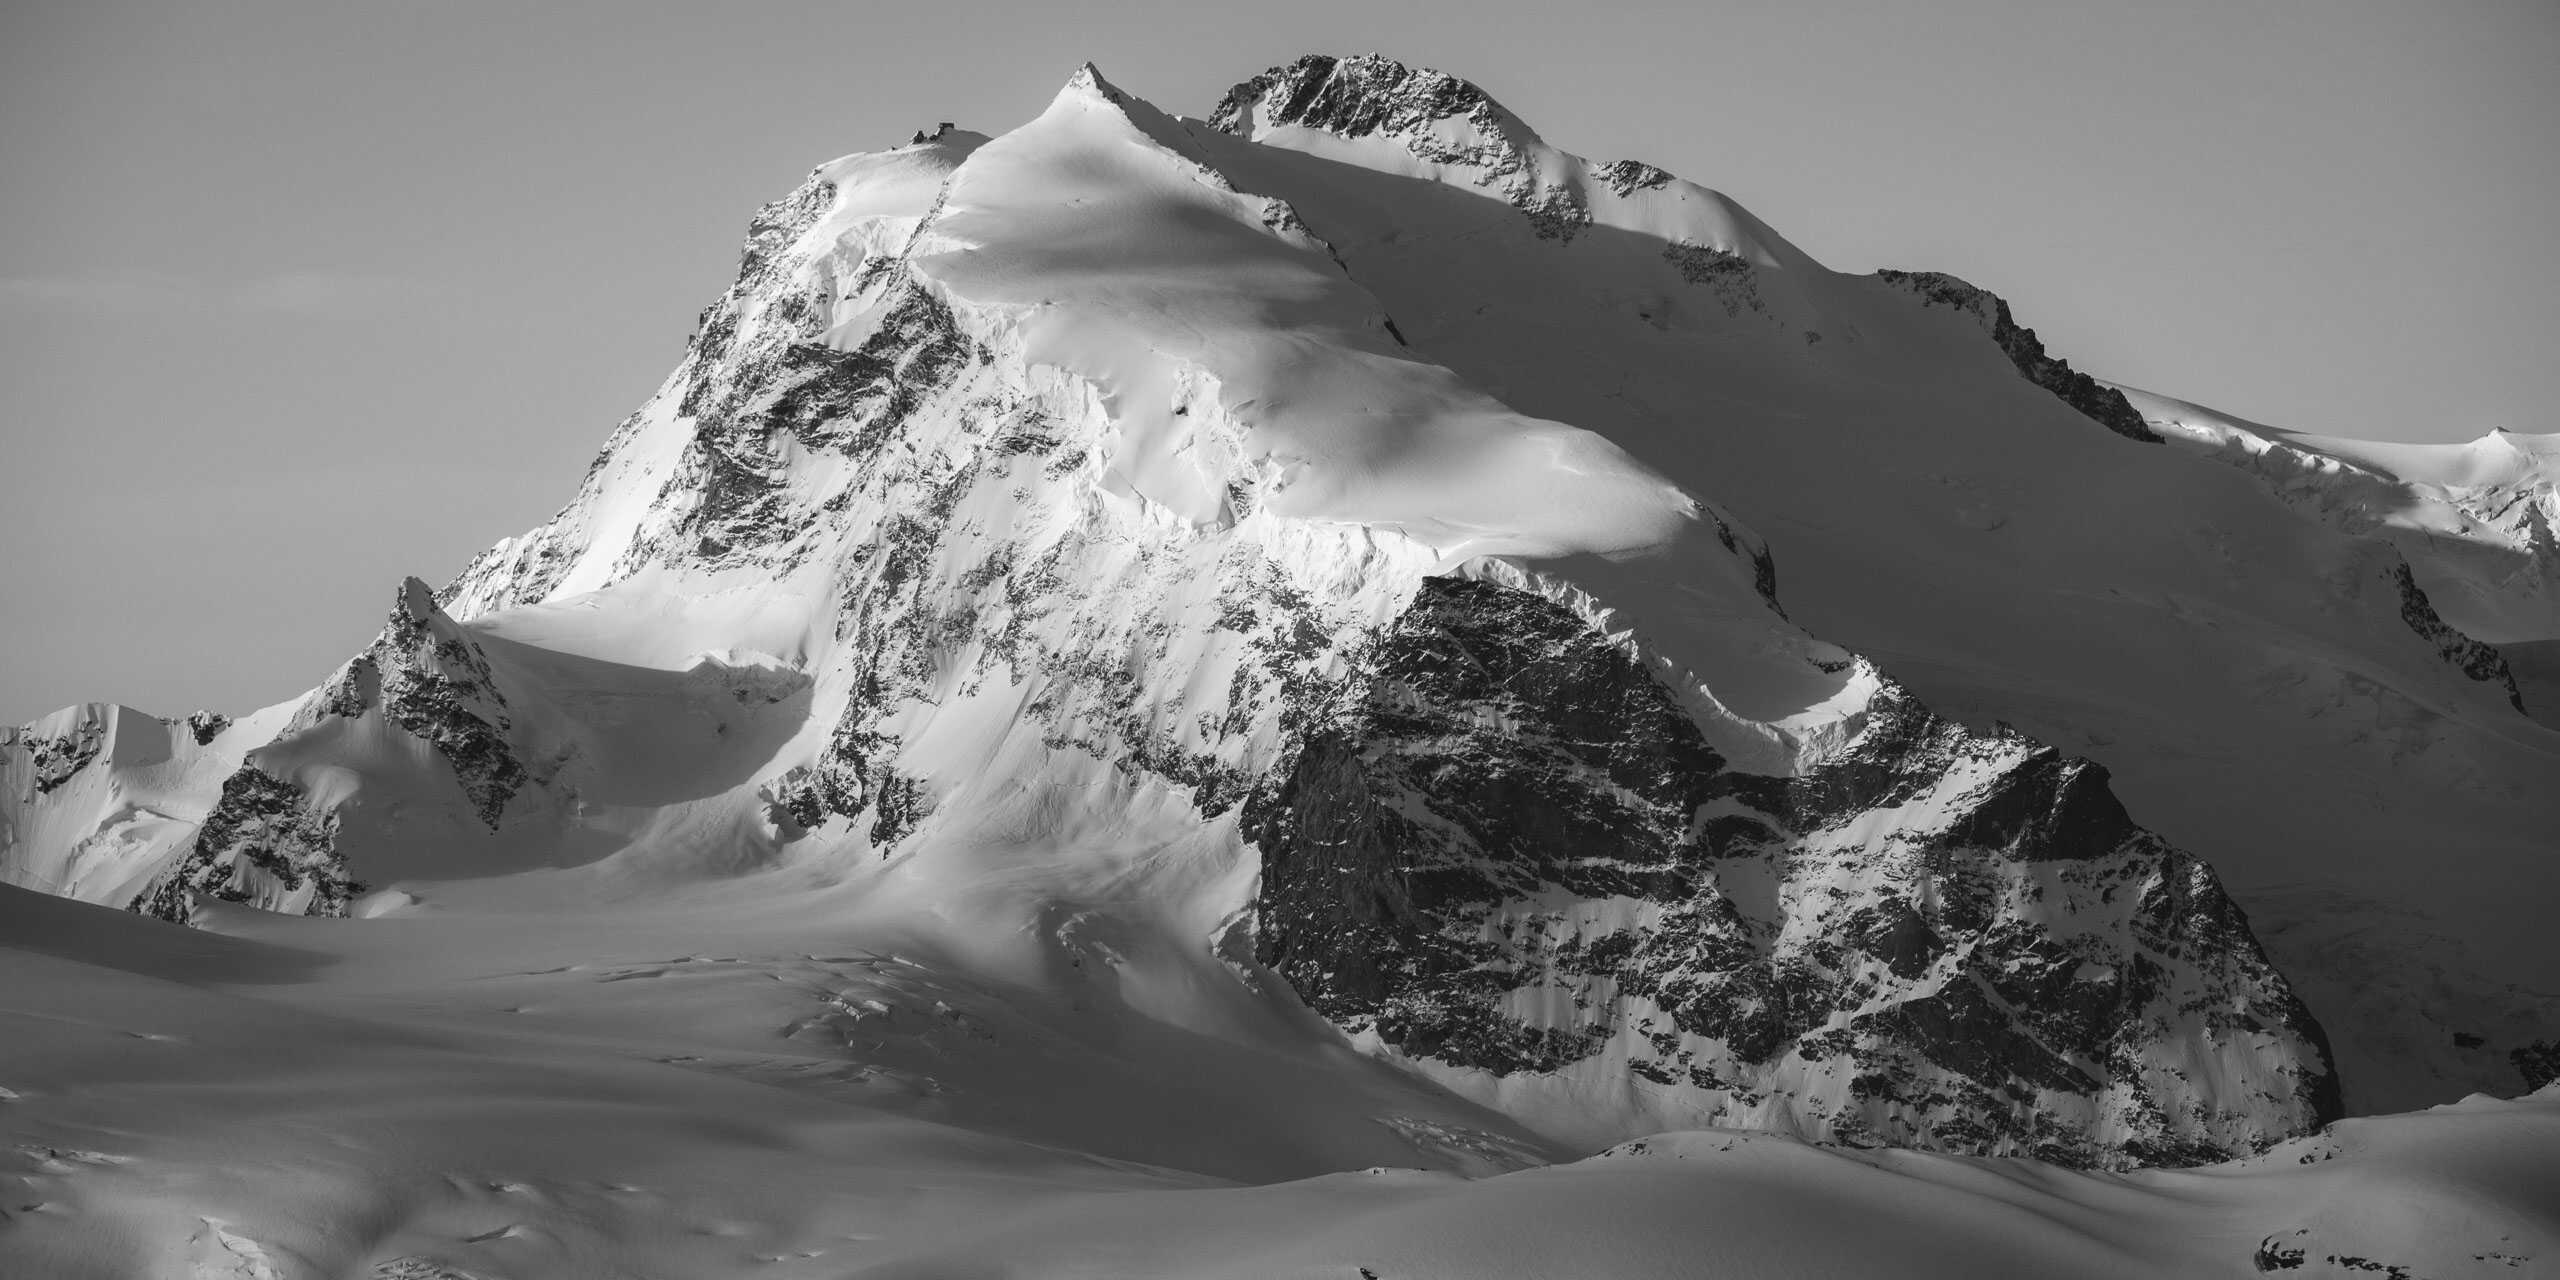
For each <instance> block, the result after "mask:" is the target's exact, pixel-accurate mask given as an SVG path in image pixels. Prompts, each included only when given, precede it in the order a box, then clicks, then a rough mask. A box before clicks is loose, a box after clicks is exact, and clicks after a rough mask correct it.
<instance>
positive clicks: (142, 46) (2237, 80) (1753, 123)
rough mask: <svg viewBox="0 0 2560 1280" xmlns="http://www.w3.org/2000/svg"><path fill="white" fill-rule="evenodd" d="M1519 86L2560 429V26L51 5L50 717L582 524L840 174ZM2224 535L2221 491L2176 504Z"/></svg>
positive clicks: (46, 467)
mask: <svg viewBox="0 0 2560 1280" xmlns="http://www.w3.org/2000/svg"><path fill="white" fill-rule="evenodd" d="M1365 50H1376V51H1379V52H1383V53H1388V54H1391V55H1394V56H1396V57H1399V58H1402V59H1404V60H1406V61H1408V62H1415V63H1421V64H1425V65H1430V66H1435V67H1439V68H1441V69H1443V70H1447V71H1451V72H1454V73H1457V74H1459V75H1463V76H1467V77H1469V78H1471V79H1474V80H1476V81H1477V82H1479V83H1481V84H1483V85H1484V86H1485V87H1486V88H1487V89H1488V90H1490V91H1491V92H1492V93H1493V94H1494V95H1495V96H1496V97H1498V98H1500V99H1501V100H1502V101H1503V102H1504V103H1506V104H1507V105H1509V106H1510V107H1512V108H1513V109H1514V110H1516V111H1518V112H1519V113H1520V114H1521V115H1523V116H1524V117H1526V118H1527V119H1528V120H1529V121H1530V122H1531V123H1532V124H1534V125H1535V126H1537V127H1538V129H1539V130H1540V131H1541V132H1542V133H1544V134H1545V135H1546V136H1547V137H1548V138H1549V139H1551V140H1552V141H1554V142H1556V143H1557V144H1559V145H1561V146H1563V147H1565V148H1567V149H1569V150H1573V151H1578V152H1581V153H1583V154H1585V155H1589V156H1593V157H1595V158H1617V157H1633V158H1638V159H1643V160H1649V161H1652V162H1654V163H1657V164H1660V165H1663V166H1664V167H1666V168H1669V169H1671V170H1673V171H1675V172H1677V173H1679V174H1681V175H1682V176H1684V177H1689V178H1692V179H1695V180H1697V181H1700V182H1704V183H1706V184H1708V185H1710V186H1714V187H1717V188H1720V189H1722V190H1724V191H1725V192H1727V193H1728V194H1731V195H1732V196H1734V197H1735V198H1737V199H1739V200H1741V201H1742V202H1743V203H1744V204H1746V205H1748V206H1749V207H1750V208H1751V209H1752V210H1753V211H1755V212H1757V213H1758V214H1760V215H1761V216H1762V217H1763V218H1766V219H1767V220H1769V221H1770V222H1771V223H1773V224H1774V225H1776V226H1777V227H1778V228H1779V230H1780V231H1782V232H1783V233H1785V234H1786V235H1787V236H1788V237H1789V238H1791V239H1793V240H1794V241H1795V242H1796V243H1798V244H1799V245H1801V246H1803V247H1804V248H1806V249H1807V250H1809V251H1810V252H1812V253H1813V254H1814V255H1815V256H1816V257H1818V258H1820V259H1822V260H1823V261H1825V262H1827V263H1829V264H1830V265H1832V266H1834V267H1837V268H1841V269H1844V270H1853V271H1865V270H1869V269H1872V268H1874V267H1878V266H1884V265H1893V266H1903V267H1925V268H1933V269H1938V270H1945V271H1952V272H1955V273H1957V274H1959V275H1962V276H1964V277H1966V278H1968V279H1971V280H1973V281H1974V282H1976V283H1978V284H1981V285H1985V286H1987V287H1990V288H1992V289H1995V290H1997V291H1999V292H2000V293H2002V294H2004V295H2006V296H2007V297H2008V298H2009V299H2010V300H2011V301H2012V303H2013V304H2015V305H2016V307H2017V308H2018V311H2019V314H2020V316H2021V318H2022V319H2023V320H2024V322H2025V323H2027V324H2030V325H2032V326H2034V327H2035V328H2036V329H2037V330H2038V331H2039V332H2041V333H2042V334H2043V335H2044V337H2045V338H2046V340H2047V342H2048V343H2049V344H2050V345H2051V346H2053V347H2054V348H2056V349H2057V350H2059V351H2061V352H2062V353H2064V354H2065V355H2067V356H2068V357H2069V358H2070V359H2071V360H2072V361H2073V362H2074V363H2075V364H2078V365H2080V366H2081V367H2083V368H2086V369H2089V370H2092V371H2094V372H2096V373H2098V374H2100V375H2102V376H2106V377H2112V378H2116V379H2119V380H2122V381H2126V382H2131V383H2135V384H2139V385H2143V386H2146V387H2150V388H2152V389H2155V390H2160V391H2165V392H2168V393H2171V394H2175V395H2180V396H2183V397H2186V398H2188V399H2193V400H2200V401H2203V402H2205V403H2208V404H2213V405H2216V406H2218V407H2220V408H2223V409H2225V410H2228V411H2230V412H2233V413H2237V414H2240V415H2242V416H2245V417H2251V418H2256V419H2259V420H2261V421H2267V422H2272V423H2275V424H2278V425H2283V426H2292V427H2300V428H2304V429H2311V430H2319V431H2326V432H2331V433H2336V434H2348V435H2367V436H2382V437H2394V438H2406V439H2450V438H2460V437H2467V436H2471V435H2476V434H2478V433H2479V432H2480V431H2482V430H2484V429H2486V428H2488V427H2490V426H2493V425H2507V426H2512V427H2515V428H2517V429H2521V430H2543V431H2551V430H2560V412H2555V409H2554V406H2555V405H2560V358H2555V353H2560V252H2555V250H2554V247H2553V239H2552V230H2551V227H2552V219H2553V216H2554V212H2555V210H2560V75H2555V74H2553V70H2552V69H2553V68H2554V67H2560V3H2554V2H2553V0H2536V2H2532V3H2523V4H2508V5H2496V4H2464V3H2412V4H2408V5H2405V6H2374V5H2367V4H2355V3H2345V2H2343V0H2321V2H2319V3H2304V4H2275V3H2240V2H2237V0H2208V2H2201V3H2184V2H2177V3H2163V2H2159V0H2153V2H2151V3H2144V4H2125V3H2116V2H2110V3H2103V4H2089V5H2079V6H2073V5H2060V4H2054V3H2036V2H2029V0H2015V2H1995V0H1972V2H1968V3H1936V4H1926V5H1923V4H1916V3H1907V2H1906V0H1874V2H1872V3H1862V4H1838V5H1831V4H1819V3H1803V2H1800V0H1791V2H1788V3H1766V4H1763V3H1736V4H1717V3H1712V2H1692V3H1664V4H1607V3H1594V2H1590V0H1580V2H1577V3H1570V4H1536V3H1517V2H1514V0H1477V2H1474V3H1464V4H1457V3H1452V4H1443V5H1437V6H1398V5H1392V4H1387V3H1381V2H1380V0H1361V2H1358V3H1337V2H1335V0H1288V2H1286V3H1266V4H1256V5H1252V6H1239V7H1236V8H1234V9H1233V10H1231V11H1221V10H1220V9H1218V8H1217V7H1216V6H1213V5H1209V4H1203V3H1199V2H1198V0H1188V2H1185V3H1179V4H1175V3H1166V4H1122V5H1116V6H1110V7H1108V8H1097V9H1091V10H1087V9H1086V8H1085V7H1083V6H1074V5H1066V4H1042V3H1026V2H1023V0H1015V2H1014V3H1004V4H967V3H935V2H930V0H913V2H911V3H902V4H897V5H871V4H856V3H832V4H752V3H736V4H703V3H614V4H549V5H525V6H519V5H515V4H504V5H471V4H457V3H417V4H400V5H393V4H389V3H351V2H348V0H327V2H315V3H296V4H255V3H174V4H168V5H162V6H131V5H119V4H111V3H97V2H95V0H77V2H65V3H59V4H47V3H42V2H41V0H12V2H10V3H7V4H6V5H5V7H0V545H5V550H6V554H5V555H0V642H5V645H6V649H5V653H6V655H7V656H6V658H5V660H0V722H8V723H14V722H17V721H21V720H24V719H27V718H30V717H32V716H34V715H37V714H40V713H42V712H44V711H46V710H49V709H51V708H53V707H56V706H59V705H62V704H64V703H67V702H71V701H75V700H80V699H113V700H119V701H123V702H126V703H129V704H132V705H136V706H140V707H142V708H144V709H146V710H150V711H153V712H156V713H159V714H164V715H167V714H176V713H182V712H185V711H187V710H190V709H193V708H195V707H199V706H210V707H215V708H218V709H222V710H227V711H232V712H235V713H236V712H240V711H246V710H249V709H252V708H254V707H256V706H259V705H262V704H264V703H268V702H273V701H276V700H279V699H282V698H284V697H287V696H290V695H292V694H294V693H296V692H299V691H300V690H302V689H304V688H306V687H308V686H310V685H312V684H313V683H316V682H317V681H318V680H319V679H320V678H321V677H323V676H324V675H326V674H327V672H328V671H329V669H330V668H332V667H333V666H335V665H336V664H337V663H338V662H340V661H342V660H343V659H344V658H346V657H347V656H348V655H349V654H350V653H352V652H353V651H354V650H355V649H356V648H357V647H359V646H361V645H362V644H363V643H365V641H366V640H367V639H368V638H369V637H370V636H371V635H372V634H373V632H374V631H375V629H376V628H377V627H378V626H379V625H380V621H381V616H382V614H383V613H384V612H385V611H386V610H387V609H388V607H389V605H390V602H391V596H392V590H393V587H394V586H395V584H397V582H398V581H399V579H400V578H401V576H402V575H404V574H410V573H414V574H417V575H418V576H420V577H423V578H426V579H428V580H429V581H430V582H436V583H441V582H443V581H444V580H445V579H446V578H448V577H450V576H451V575H452V574H453V573H454V572H455V571H456V570H458V569H459V568H460V567H461V566H462V564H463V563H464V562H465V561H467V560H468V559H469V558H470V556H471V555H472V554H473V553H475V552H476V551H478V550H479V549H480V548H482V547H484V546H486V545H488V544H489V543H491V542H494V541H496V540H497V539H498V538H500V537H503V536H506V535H509V534H513V533H516V532H519V531H521V530H522V529H525V528H527V527H529V526H531V525H533V524H535V523H538V522H539V521H540V520H542V519H543V518H545V517H547V516H548V515H549V514H550V513H551V512H552V511H553V510H554V509H555V508H556V507H557V506H558V504H560V503H561V502H564V501H566V500H567V499H568V497H569V496H570V494H571V492H572V491H573V489H574V488H575V485H576V482H577V479H578V476H579V475H580V473H581V472H582V471H583V469H584V467H585V465H586V463H587V461H588V459H589V458H590V457H591V456H592V455H593V453H594V451H595V449H596V448H597V446H598V445H600V444H601V443H602V442H603V439H604V436H605V433H606V431H607V430H609V429H610V428H611V426H612V425H613V423H614V422H615V421H616V420H617V419H619V418H620V417H621V416H622V415H623V414H625V413H627V412H629V411H630V410H631V409H632V408H634V407H636V406H637V405H638V404H639V403H640V401H641V400H642V399H643V398H644V397H646V396H647V395H648V393H649V392H650V390H651V389H652V388H653V387H654V386H655V385H656V383H657V381H658V379H659V378H661V377H662V376H664V374H665V373H666V371H667V370H668V369H669V368H670V367H671V366H672V365H673V364H674V362H675V361H676V359H677V358H678V356H679V355H680V354H681V352H682V347H683V342H684V339H685V336H686V334H687V333H688V332H689V331H690V330H691V327H692V323H693V317H694V313H695V312H696V311H697V310H699V309H700V308H701V307H702V306H703V305H704V304H705V303H707V302H709V301H710V300H711V299H712V298H713V297H714V296H716V295H717V294H718V292H719V291H720V290H721V288H723V287H724V286H725V285H726V283H727V281H728V278H729V275H730V273H731V271H732V270H733V268H734V267H735V265H736V259H737V250H738V242H739V239H740V236H741V233H742V231H743V228H744V224H745V219H746V216H747V214H748V212H749V211H750V210H751V209H752V208H753V207H754V206H755V205H756V204H758V203H760V202H761V201H763V200H766V199H769V198H771V197H772V196H774V195H777V194H780V193H781V192H783V191H785V190H787V189H789V188H790V187H791V186H792V185H793V184H794V183H796V182H797V181H798V180H799V178H800V177H801V175H802V174H804V173H805V172H806V171H807V170H808V169H809V168H810V167H811V166H812V165H814V164H816V163H818V162H819V161H821V160H825V159H827V158H829V157H832V156H835V155H838V154H842V153H844V152H848V151H857V150H870V149H876V148H879V147H883V146H887V145H892V144H895V143H898V142H902V141H903V140H904V139H905V138H906V137H907V135H908V134H909V133H911V132H913V131H914V130H915V129H917V128H919V127H928V128H929V127H930V126H931V125H932V124H933V123H934V122H935V121H938V120H955V121H959V122H961V123H962V124H964V125H967V126H969V127H972V128H978V129H984V130H987V131H989V132H1001V131H1002V130H1004V129H1005V128H1008V127H1010V126H1012V125H1014V124H1018V123H1020V122H1022V121H1024V120H1027V119H1029V118H1030V116H1031V115H1033V114H1034V113H1035V112H1037V111H1038V109H1039V108H1040V107H1041V106H1042V105H1043V104H1044V103H1046V102H1047V100H1048V99H1049V97H1050V96H1051V95H1052V94H1054V93H1055V92H1056V90H1057V88H1058V86H1059V85H1060V84H1061V83H1063V82H1064V81H1065V79H1066V78H1067V76H1068V75H1069V73H1070V72H1072V71H1073V69H1074V67H1075V65H1076V64H1077V63H1078V62H1080V61H1082V60H1084V59H1087V58H1090V59H1092V60H1094V61H1095V62H1097V63H1099V64H1100V65H1101V66H1102V68H1103V69H1104V71H1105V72H1106V73H1107V74H1108V75H1110V76H1111V77H1112V79H1113V80H1114V81H1116V82H1117V83H1119V84H1120V85H1121V86H1122V87H1124V88H1126V89H1128V90H1130V91H1131V92H1133V93H1136V94H1139V95H1140V96H1142V97H1146V98H1148V99H1150V100H1152V101H1154V102H1156V103H1157V104H1158V105H1160V106H1163V107H1164V108H1166V109H1167V110H1170V111H1175V112H1179V113H1183V114H1189V115H1201V114H1205V113H1206V112H1207V110H1208V109H1209V107H1210V106H1211V105H1212V104H1213V103H1215V102H1216V100H1217V98H1218V96H1219V95H1220V94H1221V93H1222V92H1223V91H1224V90H1225V88H1226V87H1227V86H1228V85H1230V84H1232V83H1233V82H1235V81H1237V80H1240V79H1243V78H1245V77H1247V76H1249V75H1251V74H1253V73H1254V72H1257V71H1259V70H1261V69H1262V68H1264V67H1266V66H1268V65H1271V64H1274V63H1277V62H1283V61H1286V60H1288V59H1289V58H1292V57H1294V56H1295V55H1297V54H1299V53H1303V52H1310V51H1329V52H1341V53H1350V52H1360V51H1365ZM2162 516H2163V518H2166V519H2174V518H2175V513H2173V512H2164V513H2162Z"/></svg>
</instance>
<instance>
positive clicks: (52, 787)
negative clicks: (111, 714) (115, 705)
mask: <svg viewBox="0 0 2560 1280" xmlns="http://www.w3.org/2000/svg"><path fill="white" fill-rule="evenodd" d="M106 743H107V725H106V722H105V721H104V720H101V719H97V718H94V717H89V716H83V717H82V718H81V721H80V724H79V726H78V727H77V728H75V729H73V730H72V731H71V732H69V733H66V734H59V735H56V736H53V737H42V736H37V735H29V736H27V737H26V738H24V739H22V740H21V741H20V742H19V743H18V744H17V745H18V746H19V747H20V748H21V749H23V750H24V751H26V753H27V762H28V764H29V766H30V769H31V772H32V773H33V774H34V777H35V789H36V794H37V795H51V794H52V793H53V792H55V791H57V790H59V789H61V787H62V786H63V785H64V784H66V783H68V782H70V781H71V780H72V779H73V778H75V777H78V776H79V774H80V771H81V770H82V769H85V768H87V767H88V766H89V762H90V761H92V760H95V759H97V758H98V753H99V752H100V751H102V750H104V749H105V748H106Z"/></svg>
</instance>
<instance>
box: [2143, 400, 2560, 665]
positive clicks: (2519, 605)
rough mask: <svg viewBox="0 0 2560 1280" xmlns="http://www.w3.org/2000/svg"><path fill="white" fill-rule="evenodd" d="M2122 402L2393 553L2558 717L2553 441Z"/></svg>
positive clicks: (2455, 622) (2559, 476)
mask: <svg viewBox="0 0 2560 1280" xmlns="http://www.w3.org/2000/svg"><path fill="white" fill-rule="evenodd" d="M2120 390H2121V391H2122V392H2123V394H2124V395H2125V396H2126V398H2127V399H2128V401H2129V402H2130V403H2131V404H2132V405H2133V406H2134V407H2135V409H2136V411H2137V412H2139V413H2140V414H2141V415H2142V416H2143V418H2144V419H2146V421H2147V422H2148V424H2149V425H2152V426H2154V427H2156V428H2157V429H2158V431H2159V432H2160V435H2161V437H2162V438H2163V439H2166V440H2168V441H2170V442H2172V443H2174V444H2178V445H2180V446H2183V447H2186V448H2190V449H2194V450H2197V451H2199V452H2202V453H2204V454H2206V455H2207V456H2209V457H2213V458H2217V459H2220V460H2222V461H2225V462H2228V463H2230V464H2232V465H2234V466H2237V467H2239V468H2241V469H2242V470H2244V471H2247V472H2249V473H2251V474H2253V475H2255V476H2257V477H2259V478H2260V479H2261V480H2262V481H2264V482H2265V483H2266V485H2267V487H2268V488H2269V489H2270V490H2271V491H2272V492H2274V493H2275V494H2276V496H2277V497H2279V498H2280V499H2282V500H2283V501H2284V502H2285V504H2286V505H2287V506H2290V507H2292V508H2293V509H2294V510H2296V511H2298V512H2300V513H2301V514H2302V515H2303V516H2304V517H2305V518H2306V519H2311V520H2316V521H2319V522H2321V523H2325V524H2329V525H2333V526H2335V527H2337V528H2339V529H2342V530H2345V531H2346V532H2348V533H2353V534H2359V535H2364V536H2368V537H2374V538H2380V539H2383V540H2386V541H2388V542H2389V543H2390V544H2391V545H2392V546H2394V547H2397V548H2398V549H2399V550H2400V553H2401V554H2402V555H2404V556H2406V557H2408V559H2409V567H2410V570H2411V573H2412V575H2413V577H2414V579H2415V581H2416V583H2417V585H2418V586H2419V587H2420V588H2421V589H2422V590H2424V592H2425V593H2426V596H2427V598H2428V600H2429V601H2431V602H2432V604H2433V607H2434V609H2435V611H2436V613H2437V614H2438V615H2439V616H2441V617H2442V618H2443V619H2444V620H2445V621H2446V622H2447V623H2449V624H2451V625H2452V626H2454V627H2457V628H2459V629H2460V630H2461V631H2462V632H2463V633H2464V634H2465V635H2467V636H2469V637H2471V638H2473V639H2475V640H2479V641H2483V642H2486V643H2488V644H2492V645H2495V646H2496V647H2497V649H2498V650H2499V654H2498V658H2499V660H2502V661H2504V662H2505V663H2506V665H2507V667H2508V669H2509V670H2510V671H2511V672H2512V674H2513V678H2514V680H2515V682H2516V684H2517V686H2518V689H2519V695H2518V698H2519V701H2520V702H2521V703H2522V704H2523V706H2524V709H2525V710H2526V712H2527V713H2528V714H2532V715H2537V716H2539V715H2545V714H2546V713H2551V712H2555V711H2560V683H2555V681H2560V435H2527V434H2523V433H2520V432H2514V431H2508V430H2504V429H2498V430H2493V431H2490V432H2488V433H2486V434H2484V435H2482V436H2480V437H2479V438H2477V439H2474V440H2470V441H2467V442H2464V443H2461V444H2391V443H2383V442H2378V441H2372V440H2344V439H2338V438H2336V437H2330V436H2317V435H2311V434H2308V433H2305V432H2299V431H2285V430H2281V429H2279V428H2276V427H2267V426H2260V425H2258V424H2257V423H2253V422H2244V421H2242V420H2240V419H2237V418H2233V417H2230V416H2228V415H2225V414H2219V413H2215V412H2214V411H2213V410H2211V409H2207V408H2204V407H2202V406H2200V405H2194V404H2189V403H2187V402H2186V401H2183V400H2173V399H2170V398H2169V397H2167V396H2160V395H2153V394H2151V393H2149V392H2146V391H2138V390H2135V389H2133V388H2130V387H2127V388H2121V389H2120Z"/></svg>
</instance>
